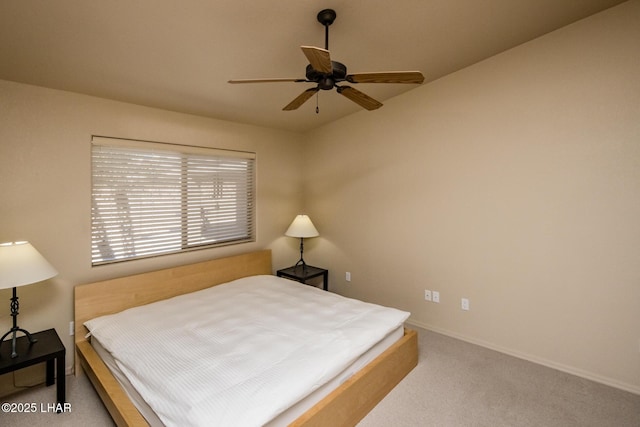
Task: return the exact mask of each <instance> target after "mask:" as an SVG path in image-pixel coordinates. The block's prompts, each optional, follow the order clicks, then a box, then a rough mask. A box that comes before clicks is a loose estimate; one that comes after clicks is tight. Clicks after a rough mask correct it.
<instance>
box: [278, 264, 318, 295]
mask: <svg viewBox="0 0 640 427" xmlns="http://www.w3.org/2000/svg"><path fill="white" fill-rule="evenodd" d="M276 275H277V276H278V277H285V278H287V279H291V280H295V281H296V282H300V283H304V284H305V285H306V284H308V283H307V281H308V280H310V279H313V278H315V277H320V276H322V289H324V290H325V291H327V290H329V270H325V269H324V268H318V267H313V266H311V265H307V266H306V267H304V268H303V267H302V266H301V265H296V266H293V267H289V268H284V269H282V270H278V271H277V272H276Z"/></svg>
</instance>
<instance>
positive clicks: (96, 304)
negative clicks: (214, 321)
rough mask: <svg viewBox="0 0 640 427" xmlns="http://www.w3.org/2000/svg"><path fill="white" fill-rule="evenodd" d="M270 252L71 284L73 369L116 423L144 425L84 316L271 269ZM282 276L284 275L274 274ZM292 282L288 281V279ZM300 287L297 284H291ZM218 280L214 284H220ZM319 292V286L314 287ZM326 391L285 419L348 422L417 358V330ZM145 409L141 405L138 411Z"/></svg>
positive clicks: (309, 422)
mask: <svg viewBox="0 0 640 427" xmlns="http://www.w3.org/2000/svg"><path fill="white" fill-rule="evenodd" d="M271 272H272V268H271V252H270V251H268V250H265V251H258V252H252V253H248V254H242V255H237V256H232V257H227V258H222V259H216V260H211V261H206V262H202V263H197V264H192V265H187V266H180V267H176V268H171V269H165V270H159V271H154V272H150V273H144V274H139V275H135V276H129V277H123V278H118V279H112V280H107V281H103V282H97V283H92V284H88V285H82V286H77V287H76V288H75V327H76V331H75V338H76V374H80V373H81V372H82V371H84V372H85V373H86V374H87V376H88V378H89V379H90V380H91V382H92V383H93V385H94V387H95V389H96V390H97V392H98V394H99V395H100V397H101V399H102V400H103V402H104V404H105V406H106V408H107V409H108V411H109V412H110V414H111V416H112V418H113V420H114V421H115V423H116V424H117V425H119V426H146V425H149V423H148V422H147V421H146V419H145V418H144V417H143V416H142V414H141V413H140V411H139V410H138V409H137V407H136V405H135V404H134V403H133V401H132V400H131V398H130V397H129V395H128V394H127V392H125V389H124V388H123V386H121V384H120V382H119V381H118V380H117V379H116V378H115V376H114V375H113V374H112V372H111V370H110V369H109V368H108V367H107V364H105V362H104V361H103V359H102V358H101V357H100V356H99V355H98V351H100V349H98V351H96V349H95V348H94V347H93V346H92V344H91V343H90V338H88V337H87V332H88V330H87V329H86V327H85V326H84V324H85V322H87V321H89V320H90V319H94V318H96V317H100V316H104V315H109V314H111V313H117V312H120V311H123V310H126V309H129V308H132V307H138V306H143V305H146V304H149V303H153V302H156V301H162V300H167V299H169V298H174V297H178V296H179V295H182V294H187V293H192V292H198V291H201V290H203V289H206V288H209V287H211V286H213V285H221V284H225V286H227V282H232V281H235V280H236V279H240V278H242V277H247V276H260V275H271ZM278 280H284V279H278ZM291 283H293V282H291ZM296 286H298V287H301V288H302V286H301V285H299V284H296ZM222 288H223V286H220V287H216V289H222ZM317 292H319V293H322V292H323V291H317ZM380 352H381V353H380V354H379V355H377V356H375V358H373V360H372V361H370V362H368V363H366V365H365V366H364V367H362V368H358V370H357V371H356V372H355V373H353V374H349V377H348V379H346V380H344V382H342V380H341V381H340V382H341V384H339V383H338V384H336V385H335V387H336V388H335V389H333V390H332V391H327V392H326V393H328V394H327V395H326V396H325V397H323V398H322V399H321V400H319V401H318V402H317V403H314V404H313V406H311V407H309V408H308V409H305V410H304V412H302V413H300V414H299V415H296V418H295V419H293V420H291V422H288V421H287V424H289V425H292V426H327V425H331V426H350V425H351V426H352V425H355V424H357V422H358V421H359V420H360V419H362V418H363V417H364V416H365V415H366V414H367V413H368V412H369V411H370V410H371V409H372V408H373V407H374V406H375V405H376V404H377V403H378V402H379V401H380V400H381V399H382V398H383V397H384V396H385V395H386V394H387V393H388V392H389V391H390V390H391V389H392V388H393V387H394V386H395V385H396V384H397V383H398V382H400V380H401V379H402V378H403V377H404V376H405V375H406V374H407V373H408V372H410V371H411V369H413V367H415V366H416V364H417V358H418V356H417V336H416V333H415V332H414V331H411V330H408V329H404V330H403V331H401V334H400V338H399V339H398V340H397V341H395V342H393V343H392V344H391V345H390V346H389V347H388V348H386V350H385V349H380ZM143 412H144V411H143Z"/></svg>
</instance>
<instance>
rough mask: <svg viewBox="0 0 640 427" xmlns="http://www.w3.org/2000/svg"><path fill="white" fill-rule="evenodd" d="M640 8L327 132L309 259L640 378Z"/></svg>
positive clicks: (530, 46)
mask: <svg viewBox="0 0 640 427" xmlns="http://www.w3.org/2000/svg"><path fill="white" fill-rule="evenodd" d="M639 23H640V2H638V1H634V2H631V3H626V4H623V5H621V6H619V7H617V8H614V9H611V10H609V11H605V12H604V13H601V14H599V15H596V16H593V17H592V18H588V19H586V20H584V21H581V22H578V23H576V24H575V25H571V26H569V27H565V28H563V29H561V30H559V31H556V32H554V33H551V34H549V35H547V36H544V37H542V38H539V39H537V40H534V41H532V42H530V43H527V44H525V45H522V46H519V47H517V48H515V49H513V50H510V51H507V52H504V53H503V54H500V55H498V56H495V57H493V58H490V59H489V60H486V61H484V62H482V63H479V64H476V65H474V66H472V67H469V68H467V69H464V70H462V71H460V72H457V73H455V74H453V75H450V76H447V77H445V78H442V79H440V80H438V81H436V82H433V83H431V84H428V85H424V86H423V87H420V88H418V89H416V90H413V91H411V92H408V93H406V94H404V95H402V96H399V97H397V98H395V99H392V100H389V101H387V102H386V103H385V106H384V107H383V108H382V109H380V110H377V111H375V112H361V113H357V114H355V115H353V116H350V117H347V118H345V119H343V120H341V121H339V122H336V123H333V124H331V125H328V126H326V127H324V128H322V129H319V130H317V131H315V132H312V133H311V134H310V135H308V138H307V139H306V142H305V159H306V160H305V183H304V190H305V206H306V207H307V211H308V213H309V214H310V215H311V218H312V219H313V221H314V223H315V225H316V227H317V228H318V230H319V232H320V234H321V237H319V238H317V239H312V241H310V242H309V245H307V246H308V250H307V252H308V256H307V257H306V258H308V261H309V262H310V263H313V264H317V265H326V266H328V267H329V268H331V277H332V280H331V287H332V289H333V290H335V291H337V292H339V293H343V294H346V295H349V296H354V297H357V298H361V299H364V300H369V301H373V302H377V303H382V304H387V305H393V306H396V307H399V308H403V309H406V310H409V311H411V313H412V316H411V321H412V322H414V323H415V324H417V325H421V326H425V327H427V328H430V329H433V330H436V331H440V332H443V333H446V334H450V335H452V336H456V337H460V338H463V339H466V340H469V341H472V342H476V343H480V344H482V345H486V346H488V347H491V348H495V349H499V350H502V351H505V352H507V353H511V354H514V355H518V356H521V357H525V358H527V359H530V360H534V361H538V362H541V363H544V364H547V365H550V366H555V367H558V368H560V369H564V370H567V371H570V372H573V373H577V374H580V375H583V376H587V377H589V378H593V379H596V380H599V381H602V382H605V383H608V384H612V385H616V386H618V387H621V388H624V389H627V390H632V391H635V392H636V393H640V45H639V44H638V41H639V40H640V25H639ZM424 71H425V72H426V73H427V74H428V72H429V70H424ZM361 89H362V90H365V91H366V86H363V87H362V88H361ZM346 271H349V272H351V274H352V281H351V282H350V283H347V282H346V281H345V280H344V276H345V272H346ZM425 289H430V290H437V291H439V292H440V298H441V302H440V304H435V303H428V302H425V301H424V299H423V293H424V290H425ZM462 297H466V298H469V299H470V301H471V310H470V311H468V312H464V311H462V310H461V309H460V299H461V298H462Z"/></svg>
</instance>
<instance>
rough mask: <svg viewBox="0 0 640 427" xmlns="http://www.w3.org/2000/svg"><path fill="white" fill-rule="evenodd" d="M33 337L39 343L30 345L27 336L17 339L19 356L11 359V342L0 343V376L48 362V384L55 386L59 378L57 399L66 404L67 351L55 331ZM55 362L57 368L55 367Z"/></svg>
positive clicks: (33, 335) (43, 332) (36, 334)
mask: <svg viewBox="0 0 640 427" xmlns="http://www.w3.org/2000/svg"><path fill="white" fill-rule="evenodd" d="M31 336H32V337H33V338H35V339H37V340H38V341H37V342H34V343H33V344H29V340H28V339H27V337H26V336H22V337H18V338H17V339H16V352H17V353H18V356H16V357H14V358H12V357H11V340H5V341H2V343H0V375H2V374H6V373H8V372H13V371H17V370H18V369H22V368H26V367H27V366H31V365H35V364H38V363H42V362H46V363H47V366H46V383H47V385H48V386H49V385H53V383H54V382H56V377H57V382H58V383H57V385H56V386H57V387H56V392H57V399H58V403H59V404H64V403H65V378H64V374H65V370H64V357H65V353H66V350H65V348H64V345H63V344H62V341H60V337H58V334H57V333H56V330H55V329H47V330H46V331H42V332H36V333H35V334H31ZM54 361H55V366H54Z"/></svg>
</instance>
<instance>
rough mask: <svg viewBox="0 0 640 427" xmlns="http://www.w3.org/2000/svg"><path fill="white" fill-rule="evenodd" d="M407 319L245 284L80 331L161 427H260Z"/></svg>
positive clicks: (269, 283)
mask: <svg viewBox="0 0 640 427" xmlns="http://www.w3.org/2000/svg"><path fill="white" fill-rule="evenodd" d="M408 315H409V313H406V312H403V311H400V310H396V309H391V308H385V307H381V306H378V305H374V304H367V303H364V302H361V301H357V300H352V299H347V298H344V297H341V296H338V295H336V294H331V293H328V292H324V291H320V290H318V289H315V288H313V287H309V286H303V285H300V284H298V283H295V282H292V281H289V280H286V279H281V278H277V277H274V276H253V277H249V278H244V279H240V280H237V281H234V282H230V283H227V284H223V285H218V286H214V287H212V288H209V289H206V290H203V291H199V292H194V293H191V294H186V295H181V296H179V297H175V298H172V299H169V300H164V301H160V302H157V303H154V304H149V305H146V306H141V307H136V308H132V309H129V310H126V311H123V312H121V313H118V314H114V315H109V316H102V317H99V318H96V319H92V320H90V321H88V322H86V323H85V325H86V326H87V328H88V329H89V330H90V331H91V334H92V335H93V336H95V337H96V338H97V339H99V340H100V342H101V344H102V346H103V347H104V348H105V349H106V350H107V351H108V352H110V353H111V355H112V356H113V358H114V360H115V362H116V364H117V365H118V367H119V368H120V370H121V371H122V372H123V374H124V375H125V376H126V377H127V379H128V380H129V381H130V382H131V384H132V385H133V387H134V388H135V389H136V391H137V392H138V393H139V394H140V395H141V396H142V397H143V398H144V400H145V401H146V403H147V404H148V405H149V406H150V407H151V408H152V409H153V411H154V412H155V414H156V415H157V416H158V418H160V420H161V421H162V422H163V423H164V424H165V425H167V426H189V425H194V426H212V425H221V426H228V425H234V426H261V425H264V424H266V423H268V422H269V421H270V420H272V419H273V418H275V417H277V416H278V414H280V413H282V412H283V411H284V410H286V409H287V408H289V407H290V406H292V405H294V404H295V403H296V402H298V401H299V400H301V399H303V398H304V397H305V396H307V395H308V394H310V393H311V392H313V391H314V390H316V389H317V388H319V387H320V386H322V385H323V384H324V383H326V382H328V381H329V380H331V379H332V378H333V377H335V376H336V375H337V374H338V373H340V372H341V371H343V370H344V369H345V367H347V366H348V365H350V364H351V363H352V362H353V361H354V360H355V359H357V358H358V357H359V356H360V355H361V354H363V353H364V352H366V351H367V349H369V348H370V347H372V346H373V345H375V344H376V343H378V342H379V341H381V340H382V339H384V338H385V337H386V336H387V335H388V334H389V333H390V332H392V331H393V330H395V329H397V328H398V327H399V326H401V325H402V324H403V322H404V321H405V320H406V319H407V317H408Z"/></svg>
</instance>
